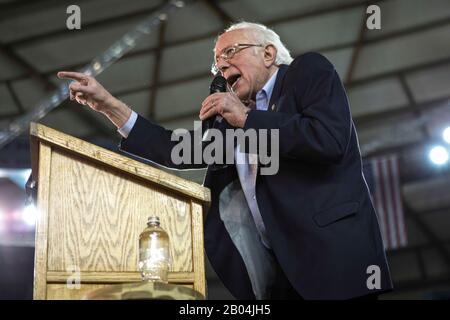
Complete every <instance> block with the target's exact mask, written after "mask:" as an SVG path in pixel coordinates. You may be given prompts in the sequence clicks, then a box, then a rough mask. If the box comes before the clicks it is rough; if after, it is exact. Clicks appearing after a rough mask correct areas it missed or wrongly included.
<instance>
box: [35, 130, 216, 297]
mask: <svg viewBox="0 0 450 320" xmlns="http://www.w3.org/2000/svg"><path fill="white" fill-rule="evenodd" d="M30 134H31V156H32V169H33V173H32V175H33V180H34V181H35V182H36V183H37V199H36V205H37V209H38V212H39V215H38V219H37V222H36V253H35V265H34V273H35V274H34V299H80V298H82V297H83V296H85V295H86V294H87V293H88V292H91V291H92V290H96V289H99V288H103V287H107V286H108V285H114V284H121V283H131V282H139V281H141V279H140V274H139V272H138V266H137V263H138V251H139V243H138V238H139V234H140V233H141V232H142V230H144V228H145V226H146V221H147V218H148V217H149V216H151V215H156V216H159V217H160V220H161V226H162V227H163V228H164V229H165V230H166V231H167V233H168V234H169V237H170V251H171V255H172V267H171V272H170V273H169V283H171V284H177V285H180V286H185V287H188V288H191V289H194V290H196V291H197V292H198V293H200V294H201V295H202V296H203V297H205V296H206V281H205V266H204V247H203V213H204V210H206V209H207V206H209V203H210V191H209V189H207V188H204V187H202V186H201V185H199V184H196V183H193V182H190V181H186V180H184V179H181V178H179V177H177V176H174V175H172V174H169V173H166V172H164V171H161V170H158V169H156V168H154V167H151V166H148V165H145V164H142V163H140V162H138V161H135V160H132V159H130V158H127V157H124V156H122V155H119V154H117V153H114V152H112V151H109V150H106V149H103V148H100V147H98V146H95V145H92V144H90V143H87V142H85V141H82V140H80V139H77V138H74V137H72V136H69V135H66V134H63V133H61V132H58V131H56V130H53V129H51V128H48V127H45V126H43V125H40V124H36V123H32V124H31V128H30Z"/></svg>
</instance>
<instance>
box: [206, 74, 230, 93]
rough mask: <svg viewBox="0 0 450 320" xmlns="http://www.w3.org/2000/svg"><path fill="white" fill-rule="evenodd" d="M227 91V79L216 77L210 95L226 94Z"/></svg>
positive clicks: (210, 87)
mask: <svg viewBox="0 0 450 320" xmlns="http://www.w3.org/2000/svg"><path fill="white" fill-rule="evenodd" d="M226 91H227V79H225V78H224V77H222V76H220V75H219V76H215V77H214V79H213V81H212V82H211V85H210V86H209V93H210V94H213V93H216V92H226Z"/></svg>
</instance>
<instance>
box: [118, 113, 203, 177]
mask: <svg viewBox="0 0 450 320" xmlns="http://www.w3.org/2000/svg"><path fill="white" fill-rule="evenodd" d="M172 133H173V131H172V130H167V129H165V128H163V127H161V126H159V125H157V124H155V123H153V122H151V121H150V120H147V119H145V118H143V117H141V116H140V115H138V118H137V120H136V123H135V124H134V126H133V128H132V130H131V131H130V134H129V135H128V137H127V138H126V139H125V138H122V140H121V142H120V145H119V149H120V150H121V151H124V152H126V153H131V154H132V155H134V156H138V157H140V158H144V159H145V160H149V161H151V162H154V163H156V164H158V165H161V166H164V167H167V168H170V169H202V168H206V164H205V163H204V162H203V159H200V161H197V163H196V162H195V159H194V158H193V156H194V144H195V139H194V132H193V131H187V130H186V132H185V133H186V134H185V138H186V139H188V143H189V145H190V150H189V151H191V152H190V155H191V157H192V158H190V160H189V161H187V162H185V163H174V161H173V159H172V150H173V148H174V147H175V146H176V145H177V144H179V143H181V140H180V141H177V140H174V141H173V140H172ZM200 148H202V147H201V146H200ZM200 150H201V149H200Z"/></svg>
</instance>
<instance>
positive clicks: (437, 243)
mask: <svg viewBox="0 0 450 320" xmlns="http://www.w3.org/2000/svg"><path fill="white" fill-rule="evenodd" d="M403 208H404V209H405V216H407V217H409V218H410V219H412V220H413V221H414V222H415V223H416V225H417V227H418V228H419V229H420V230H421V231H422V233H423V234H424V236H425V237H426V238H428V240H429V242H430V243H431V244H433V245H434V247H435V248H436V249H437V251H438V252H439V254H440V255H441V257H442V259H443V260H444V262H445V264H446V265H447V267H448V268H449V270H450V253H449V252H448V250H447V249H446V248H445V246H444V245H443V244H442V241H441V240H440V239H439V238H438V237H437V236H436V235H435V234H434V232H433V231H432V230H431V229H430V227H429V226H428V225H427V224H426V223H425V222H424V221H423V220H422V218H421V217H420V216H419V214H418V213H417V212H414V211H413V210H412V209H411V208H410V207H409V206H408V205H407V204H406V203H405V202H403Z"/></svg>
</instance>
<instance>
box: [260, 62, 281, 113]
mask: <svg viewBox="0 0 450 320" xmlns="http://www.w3.org/2000/svg"><path fill="white" fill-rule="evenodd" d="M277 74H278V69H277V70H276V71H275V72H274V73H273V75H272V76H271V77H270V79H269V81H267V82H266V84H265V85H264V87H263V88H262V89H261V90H260V91H258V92H257V93H256V99H257V100H259V99H261V98H262V97H264V96H265V97H264V98H265V99H266V104H268V103H269V101H270V97H271V96H272V91H273V88H274V87H275V81H276V79H277ZM258 98H259V99H258ZM257 107H258V106H257Z"/></svg>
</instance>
